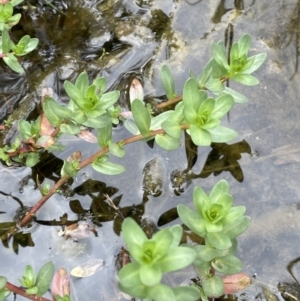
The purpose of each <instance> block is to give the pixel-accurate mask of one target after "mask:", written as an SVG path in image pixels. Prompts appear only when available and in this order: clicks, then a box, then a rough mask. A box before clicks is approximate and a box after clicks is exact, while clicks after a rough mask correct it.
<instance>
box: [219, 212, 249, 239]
mask: <svg viewBox="0 0 300 301" xmlns="http://www.w3.org/2000/svg"><path fill="white" fill-rule="evenodd" d="M250 221H251V219H250V217H249V216H241V217H240V218H238V219H237V220H236V221H235V222H234V223H232V224H229V225H226V226H225V227H224V228H223V231H222V233H224V234H225V235H226V236H227V237H229V238H230V239H233V238H236V237H237V236H239V235H240V234H242V233H243V232H244V231H246V230H247V228H248V227H249V225H250Z"/></svg>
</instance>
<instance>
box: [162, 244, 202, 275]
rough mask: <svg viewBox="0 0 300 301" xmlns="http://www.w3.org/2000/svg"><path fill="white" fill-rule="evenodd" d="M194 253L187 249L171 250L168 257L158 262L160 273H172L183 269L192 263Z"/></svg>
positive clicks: (194, 256)
mask: <svg viewBox="0 0 300 301" xmlns="http://www.w3.org/2000/svg"><path fill="white" fill-rule="evenodd" d="M195 258H196V252H195V251H194V250H193V249H191V248H189V247H177V248H174V249H171V250H170V251H169V252H168V255H167V256H165V257H163V258H162V259H161V260H159V266H160V268H161V271H162V272H164V273H166V272H172V271H177V270H180V269H183V268H185V267H187V266H189V265H190V264H192V262H193V261H194V259H195Z"/></svg>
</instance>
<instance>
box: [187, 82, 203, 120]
mask: <svg viewBox="0 0 300 301" xmlns="http://www.w3.org/2000/svg"><path fill="white" fill-rule="evenodd" d="M182 98H183V103H184V116H185V115H186V112H185V111H186V109H189V110H190V109H193V110H194V111H195V112H198V110H199V107H200V104H201V101H202V100H204V99H206V98H207V94H206V93H205V92H201V93H199V90H198V84H197V81H196V80H195V79H194V78H189V79H188V80H187V81H186V82H185V84H184V87H183V94H182ZM185 117H186V116H185Z"/></svg>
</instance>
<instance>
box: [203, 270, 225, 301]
mask: <svg viewBox="0 0 300 301" xmlns="http://www.w3.org/2000/svg"><path fill="white" fill-rule="evenodd" d="M201 285H202V288H203V291H204V293H205V295H206V296H208V297H209V298H217V297H220V296H222V295H223V293H224V283H223V280H222V278H221V277H219V276H216V275H214V276H212V277H210V278H208V279H205V280H203V281H202V282H201Z"/></svg>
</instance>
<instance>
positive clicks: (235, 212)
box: [222, 206, 246, 224]
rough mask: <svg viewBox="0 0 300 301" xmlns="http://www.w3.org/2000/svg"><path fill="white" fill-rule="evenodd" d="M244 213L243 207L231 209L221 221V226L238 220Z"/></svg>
mask: <svg viewBox="0 0 300 301" xmlns="http://www.w3.org/2000/svg"><path fill="white" fill-rule="evenodd" d="M245 211H246V208H245V206H236V207H232V208H231V209H230V210H229V212H228V213H227V214H226V218H225V219H223V220H222V222H223V224H231V223H233V222H234V221H235V220H237V219H238V218H240V217H241V216H242V215H243V214H244V213H245Z"/></svg>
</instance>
